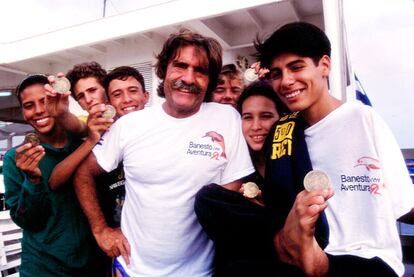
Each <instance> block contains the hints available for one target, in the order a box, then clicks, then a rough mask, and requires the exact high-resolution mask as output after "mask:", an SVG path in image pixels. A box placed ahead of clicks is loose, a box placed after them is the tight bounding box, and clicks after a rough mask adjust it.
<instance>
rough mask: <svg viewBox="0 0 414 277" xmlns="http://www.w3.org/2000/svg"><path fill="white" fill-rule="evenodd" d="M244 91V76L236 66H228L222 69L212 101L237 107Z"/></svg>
mask: <svg viewBox="0 0 414 277" xmlns="http://www.w3.org/2000/svg"><path fill="white" fill-rule="evenodd" d="M243 89H244V83H243V76H242V73H241V71H240V70H238V69H237V68H236V66H235V65H234V64H232V63H231V64H226V65H224V66H223V67H222V68H221V72H220V75H219V80H218V82H217V87H216V88H215V90H214V91H213V94H212V101H213V102H216V103H220V104H228V105H231V106H233V107H236V105H237V100H238V99H239V97H240V95H241V93H242V91H243Z"/></svg>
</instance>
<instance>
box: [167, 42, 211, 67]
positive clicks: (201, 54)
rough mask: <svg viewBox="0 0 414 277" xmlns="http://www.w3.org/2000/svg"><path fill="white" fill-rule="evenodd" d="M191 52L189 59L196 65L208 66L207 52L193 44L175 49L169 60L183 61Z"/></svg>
mask: <svg viewBox="0 0 414 277" xmlns="http://www.w3.org/2000/svg"><path fill="white" fill-rule="evenodd" d="M190 54H191V61H193V62H196V63H197V64H195V65H196V66H203V67H208V58H207V53H206V51H205V50H204V49H202V48H200V47H197V46H193V45H184V46H181V47H180V48H178V49H177V52H176V55H175V57H173V58H172V59H171V61H184V62H186V61H185V60H186V59H188V58H190V56H188V55H190Z"/></svg>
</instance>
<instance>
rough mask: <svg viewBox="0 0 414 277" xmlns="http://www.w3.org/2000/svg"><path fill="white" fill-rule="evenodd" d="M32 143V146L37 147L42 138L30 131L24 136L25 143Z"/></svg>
mask: <svg viewBox="0 0 414 277" xmlns="http://www.w3.org/2000/svg"><path fill="white" fill-rule="evenodd" d="M26 143H30V144H32V147H36V146H38V145H39V144H40V140H39V138H38V137H37V135H36V134H35V133H28V134H26V136H25V137H24V141H23V144H26Z"/></svg>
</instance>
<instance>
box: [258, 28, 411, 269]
mask: <svg viewBox="0 0 414 277" xmlns="http://www.w3.org/2000/svg"><path fill="white" fill-rule="evenodd" d="M256 48H257V50H258V57H259V61H260V62H261V65H262V66H263V67H265V68H268V69H269V73H268V76H269V78H270V80H271V83H272V86H273V89H274V90H275V91H276V93H277V95H278V96H279V97H280V99H281V100H282V101H283V102H284V103H285V104H286V105H287V107H288V108H289V109H290V110H291V111H292V112H297V111H298V112H299V116H301V117H302V118H303V119H304V122H305V123H306V124H307V126H305V128H304V131H303V132H304V137H305V141H306V145H307V150H308V152H309V158H310V161H311V163H312V167H313V169H319V170H324V171H326V172H327V174H328V176H329V177H330V179H331V182H332V187H333V189H330V190H323V191H313V192H307V191H302V192H300V193H299V194H298V195H297V197H296V201H295V203H294V204H293V208H292V210H291V211H290V213H289V214H288V216H287V219H286V221H285V224H284V227H283V228H282V229H281V230H280V231H279V232H278V233H277V234H276V236H275V239H274V242H275V246H276V249H277V250H278V253H279V257H280V258H281V259H282V260H283V261H285V262H287V263H290V264H293V265H296V266H298V267H300V268H301V269H302V270H303V271H304V272H305V273H306V274H308V275H318V276H322V275H328V276H396V275H399V276H401V275H402V274H403V272H404V266H403V264H402V261H401V259H402V257H401V256H402V255H401V245H400V241H399V236H398V231H397V227H396V220H398V219H403V218H404V219H405V220H410V221H411V222H413V221H414V216H413V215H414V209H413V207H414V188H413V186H412V183H411V180H410V178H409V176H408V174H407V169H406V166H405V163H404V160H403V158H402V155H401V151H400V149H399V147H398V144H397V143H396V141H395V139H394V138H393V136H392V134H391V132H390V130H389V129H388V127H387V126H386V124H385V123H384V122H383V120H382V119H381V118H380V117H379V115H378V114H377V113H376V112H375V111H374V110H373V109H372V108H371V107H368V106H364V105H362V104H360V103H350V102H347V103H343V102H342V101H340V100H338V99H336V98H334V97H333V96H331V95H330V94H329V90H328V76H329V72H330V62H331V61H330V42H329V40H328V38H327V37H326V35H325V34H324V33H323V32H322V31H321V30H320V29H319V28H317V27H316V26H314V25H311V24H308V23H304V22H297V23H291V24H287V25H284V26H282V27H281V28H279V29H278V30H276V31H275V32H274V33H273V34H272V35H271V36H270V37H269V38H268V39H267V40H265V41H264V42H263V43H260V42H259V43H257V44H256ZM279 127H280V128H276V129H275V131H274V135H269V137H268V138H269V140H268V142H267V145H265V149H266V151H267V153H268V162H267V167H266V179H267V181H268V182H267V184H268V189H267V190H266V188H264V189H263V194H264V195H266V193H268V192H269V190H270V191H271V190H272V189H273V188H272V185H275V182H277V180H273V179H272V178H269V176H270V177H271V176H272V175H273V172H274V171H277V170H278V169H277V168H274V167H273V168H272V167H269V165H271V164H272V163H273V161H274V160H277V159H279V158H281V157H283V156H285V155H290V153H291V150H292V149H291V147H290V146H291V144H290V143H289V141H291V139H292V137H291V136H290V135H289V134H290V133H289V132H288V130H287V129H285V130H284V131H286V132H282V131H283V130H282V129H283V128H282V127H283V126H280V125H279ZM285 127H287V126H285ZM283 142H286V143H283ZM333 191H334V192H335V195H333ZM332 195H333V196H332ZM282 197H283V196H282ZM330 197H331V198H330ZM329 198H330V199H329ZM328 199H329V201H327V200H328ZM265 202H266V201H265ZM322 211H325V213H326V217H327V222H328V224H329V229H330V230H329V231H330V235H329V243H328V245H327V246H326V248H325V249H324V250H322V249H321V247H320V246H319V245H318V243H317V242H316V240H315V236H314V235H315V233H314V232H315V222H316V220H317V219H318V217H319V215H320V213H321V212H322Z"/></svg>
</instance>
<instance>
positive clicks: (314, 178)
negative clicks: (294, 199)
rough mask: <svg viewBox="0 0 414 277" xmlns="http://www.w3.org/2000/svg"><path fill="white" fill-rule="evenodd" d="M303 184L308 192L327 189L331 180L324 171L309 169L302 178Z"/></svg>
mask: <svg viewBox="0 0 414 277" xmlns="http://www.w3.org/2000/svg"><path fill="white" fill-rule="evenodd" d="M303 186H304V187H305V189H306V190H307V191H309V192H311V191H315V190H324V189H329V188H330V187H331V180H330V179H329V176H328V174H326V172H325V171H322V170H311V171H309V172H308V173H307V174H306V176H305V178H304V179H303Z"/></svg>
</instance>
